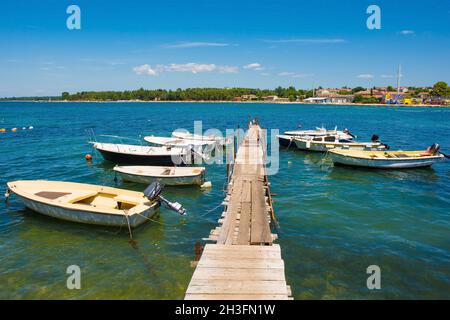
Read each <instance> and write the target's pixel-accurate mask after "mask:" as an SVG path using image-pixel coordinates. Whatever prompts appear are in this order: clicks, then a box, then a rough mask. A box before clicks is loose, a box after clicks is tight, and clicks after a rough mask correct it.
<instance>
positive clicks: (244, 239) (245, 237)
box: [236, 184, 252, 245]
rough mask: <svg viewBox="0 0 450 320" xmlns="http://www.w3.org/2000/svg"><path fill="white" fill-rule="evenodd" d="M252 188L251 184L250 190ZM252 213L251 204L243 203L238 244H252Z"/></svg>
mask: <svg viewBox="0 0 450 320" xmlns="http://www.w3.org/2000/svg"><path fill="white" fill-rule="evenodd" d="M250 188H251V184H250V186H249V189H250ZM250 190H251V189H250ZM249 193H250V192H249ZM251 213H252V204H251V202H244V203H242V209H241V218H240V220H239V235H238V237H237V241H236V243H237V244H243V245H245V244H249V243H250V223H251Z"/></svg>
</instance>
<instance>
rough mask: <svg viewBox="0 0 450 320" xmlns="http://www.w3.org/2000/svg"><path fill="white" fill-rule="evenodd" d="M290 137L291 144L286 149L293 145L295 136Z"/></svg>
mask: <svg viewBox="0 0 450 320" xmlns="http://www.w3.org/2000/svg"><path fill="white" fill-rule="evenodd" d="M289 139H290V140H291V141H289V144H288V146H287V148H286V150H289V147H290V146H291V144H292V141H294V136H292V137H290V138H289Z"/></svg>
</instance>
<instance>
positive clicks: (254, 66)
mask: <svg viewBox="0 0 450 320" xmlns="http://www.w3.org/2000/svg"><path fill="white" fill-rule="evenodd" d="M244 69H250V70H256V71H260V70H263V69H264V68H263V67H262V65H261V64H259V63H257V62H255V63H250V64H247V65H245V66H244Z"/></svg>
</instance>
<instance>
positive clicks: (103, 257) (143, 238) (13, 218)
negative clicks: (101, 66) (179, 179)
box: [0, 102, 450, 299]
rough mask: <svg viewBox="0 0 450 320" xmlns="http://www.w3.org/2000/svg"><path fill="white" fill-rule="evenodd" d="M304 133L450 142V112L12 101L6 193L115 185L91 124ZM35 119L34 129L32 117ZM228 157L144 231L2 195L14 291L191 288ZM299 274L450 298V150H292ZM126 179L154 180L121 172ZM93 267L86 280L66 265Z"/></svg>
mask: <svg viewBox="0 0 450 320" xmlns="http://www.w3.org/2000/svg"><path fill="white" fill-rule="evenodd" d="M249 115H251V116H253V117H258V118H259V119H260V122H261V124H262V126H263V127H265V128H268V129H272V128H274V129H280V131H285V130H292V129H295V128H297V126H298V125H299V124H302V125H303V128H308V127H311V128H314V127H315V126H321V125H325V126H327V127H334V126H335V125H337V126H339V128H344V127H347V128H349V129H351V131H352V132H354V133H355V134H357V135H358V137H359V140H369V139H370V137H371V135H372V134H374V133H376V134H378V135H380V137H381V139H382V140H383V141H384V142H385V143H387V144H389V145H390V146H391V148H392V149H405V150H406V149H425V148H426V147H427V146H429V145H431V144H432V143H434V142H437V143H440V145H441V148H442V149H441V150H442V151H443V152H447V153H450V109H445V108H416V107H414V108H412V107H411V108H409V107H408V108H406V107H405V108H403V107H402V108H388V107H371V106H323V105H314V106H312V105H291V104H283V105H281V104H219V103H148V104H147V103H27V102H20V103H19V102H5V103H0V128H3V127H4V128H8V129H11V128H12V127H18V128H19V130H18V131H17V132H15V133H13V132H11V131H10V130H9V131H8V132H7V133H0V191H1V192H2V193H1V195H3V194H4V192H5V183H6V182H7V181H11V180H17V179H48V180H66V181H76V182H85V183H93V184H104V185H110V186H115V182H114V180H113V178H114V174H113V172H112V170H111V169H112V167H113V165H112V164H110V163H106V162H103V161H102V159H101V157H100V156H99V155H94V161H93V163H92V164H88V163H86V161H85V159H84V155H85V154H87V153H93V150H92V148H91V147H90V146H89V145H88V144H87V140H88V139H89V136H88V130H90V129H93V130H94V132H95V133H96V135H97V138H98V139H99V140H100V138H99V135H101V134H112V135H119V136H126V137H130V138H137V139H141V137H142V136H143V135H150V134H153V135H170V133H171V132H172V130H174V129H177V128H186V129H189V130H192V128H193V125H194V120H202V121H203V127H204V129H208V128H218V129H221V130H225V129H227V128H236V126H237V125H240V126H241V127H245V126H246V123H247V120H248V117H249ZM30 125H32V126H33V127H34V129H33V130H21V129H20V128H22V127H23V126H30ZM225 175H226V168H225V166H224V165H222V166H219V165H210V166H208V167H207V178H208V180H210V181H212V184H213V188H212V189H210V190H206V191H202V190H200V189H199V188H195V187H192V188H190V187H187V188H166V189H165V190H164V194H165V196H166V197H167V198H169V199H173V200H176V201H178V202H180V203H182V204H183V205H184V206H185V207H186V208H187V210H188V215H187V216H186V217H180V216H178V215H177V214H175V213H174V212H171V211H168V210H166V209H162V210H161V214H160V218H159V220H158V222H157V223H156V222H155V223H147V224H146V225H145V226H143V227H141V228H139V229H137V230H135V231H134V238H135V240H136V241H137V246H135V247H133V246H132V245H130V243H129V241H128V234H127V232H125V230H121V231H120V230H117V229H109V228H102V227H92V226H85V225H79V224H74V223H69V222H62V221H58V220H55V219H52V218H48V217H44V216H41V215H39V214H36V213H34V212H31V211H29V210H27V209H25V208H24V207H23V205H22V203H20V201H18V199H17V198H16V197H15V196H12V197H11V199H10V204H9V206H6V205H5V203H3V201H2V202H1V203H0V252H1V254H0V298H1V299H21V298H27V299H58V298H64V299H66V298H69V299H105V298H123V299H182V298H183V296H184V291H185V289H186V288H187V285H188V283H189V280H190V277H191V275H192V273H193V269H192V268H191V267H190V261H191V260H193V259H194V244H195V242H196V241H198V240H200V239H201V238H203V237H206V236H207V235H208V233H209V231H210V229H212V228H214V227H216V226H217V220H218V218H219V217H220V214H221V209H220V208H219V207H218V205H219V204H220V203H221V202H222V200H223V192H222V188H223V186H224V182H225ZM270 182H271V191H272V192H273V193H274V194H276V195H275V197H274V201H275V203H274V206H275V211H276V214H277V218H278V222H279V227H278V229H277V230H274V233H277V234H278V236H279V239H278V241H277V242H278V243H279V244H280V245H281V247H282V255H283V258H284V260H285V263H286V275H287V281H288V283H289V285H291V287H292V290H293V294H294V297H295V299H419V298H420V299H422V298H423V299H435V298H443V299H450V161H448V160H447V161H446V162H444V163H440V164H437V165H435V166H434V167H433V168H432V169H417V170H405V171H369V170H358V169H349V168H343V167H338V168H334V167H333V166H332V163H331V162H330V161H329V160H328V159H327V158H323V155H322V154H315V153H314V154H310V153H305V152H301V151H295V150H294V148H292V150H288V151H286V150H280V170H279V172H278V174H276V175H274V176H271V177H270ZM117 185H118V186H119V187H123V188H129V189H134V190H142V189H143V188H144V187H145V186H142V185H138V184H132V183H122V182H121V181H120V180H119V181H118V183H117ZM73 264H75V265H79V266H80V268H81V286H82V288H81V289H80V290H68V289H67V288H66V279H67V276H68V275H67V274H66V268H67V266H69V265H73ZM369 265H378V266H379V267H380V268H381V286H382V288H381V290H375V291H370V290H368V289H367V287H366V279H367V277H368V275H367V274H366V268H367V267H368V266H369Z"/></svg>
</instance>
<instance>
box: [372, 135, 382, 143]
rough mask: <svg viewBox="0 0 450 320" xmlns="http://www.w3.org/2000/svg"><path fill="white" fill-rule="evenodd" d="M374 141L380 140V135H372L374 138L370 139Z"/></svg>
mask: <svg viewBox="0 0 450 320" xmlns="http://www.w3.org/2000/svg"><path fill="white" fill-rule="evenodd" d="M370 141H372V142H380V136H379V135H377V134H374V135H372V138H371V139H370Z"/></svg>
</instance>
